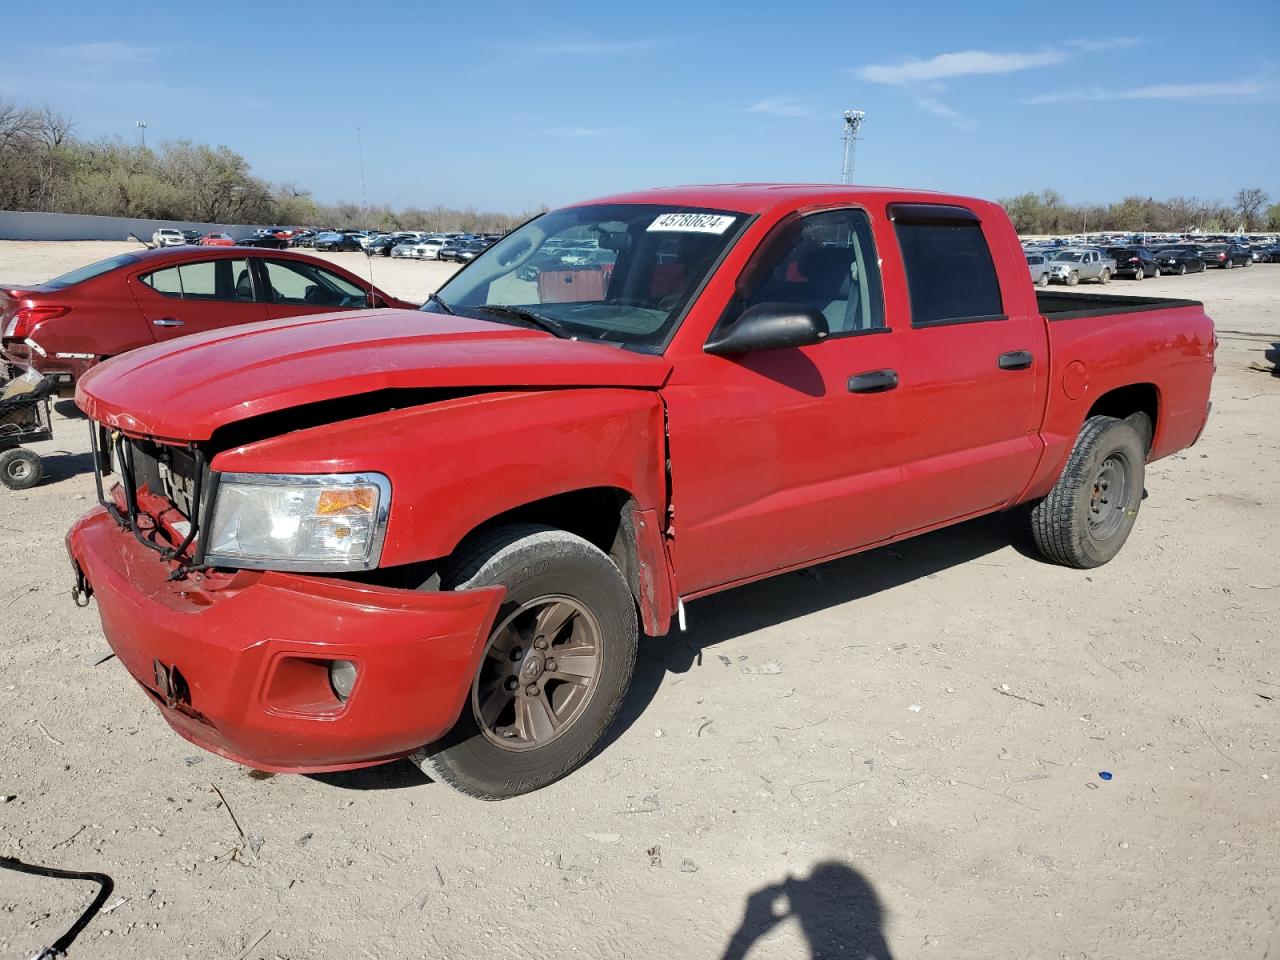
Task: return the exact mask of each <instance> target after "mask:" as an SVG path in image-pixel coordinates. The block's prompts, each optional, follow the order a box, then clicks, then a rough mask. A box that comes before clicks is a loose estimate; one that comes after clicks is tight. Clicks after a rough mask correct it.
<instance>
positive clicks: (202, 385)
mask: <svg viewBox="0 0 1280 960" xmlns="http://www.w3.org/2000/svg"><path fill="white" fill-rule="evenodd" d="M669 372H670V365H669V364H668V363H667V361H666V360H665V359H663V358H662V357H658V356H650V355H646V354H639V353H633V352H631V351H628V350H622V349H619V348H617V347H611V346H605V345H603V344H599V343H591V342H585V341H577V340H561V339H558V338H556V337H554V336H552V335H551V334H548V333H544V332H543V331H540V330H534V329H529V328H524V327H515V326H510V325H507V324H501V323H496V322H489V321H485V320H477V319H473V318H471V317H461V316H450V315H448V314H443V313H424V312H421V311H418V310H359V311H352V312H348V313H330V314H322V315H319V316H315V315H313V316H307V317H294V318H291V319H288V320H268V321H265V322H262V323H252V324H246V325H243V326H237V327H232V328H229V329H227V330H222V331H216V332H210V333H203V334H195V335H193V336H187V337H182V338H181V339H178V340H174V341H171V342H168V343H163V344H155V345H153V346H148V347H143V348H141V349H139V350H133V351H130V352H129V353H126V354H123V355H121V356H119V357H116V358H114V359H112V360H108V361H107V362H105V363H102V364H100V365H98V366H96V367H94V368H93V369H91V370H90V371H89V372H88V373H87V374H85V375H84V376H83V377H82V378H81V379H80V381H79V385H78V386H77V388H76V403H77V404H78V405H79V406H80V408H81V409H82V410H84V412H85V413H87V414H88V415H89V416H90V417H92V418H93V419H94V420H97V421H99V422H101V423H104V424H107V425H108V426H111V427H115V428H117V429H121V430H124V431H127V432H129V433H133V434H142V435H146V436H151V437H157V438H162V439H170V440H207V439H208V438H209V437H211V436H212V435H213V432H214V431H215V430H217V429H218V428H219V427H222V426H225V425H226V424H228V423H233V422H235V421H238V420H244V419H247V418H249V417H255V416H260V415H262V414H266V413H273V412H275V411H277V410H284V409H287V408H290V407H296V406H300V405H302V404H309V403H316V402H319V401H323V400H335V399H339V398H342V397H350V396H356V395H359V394H364V393H371V392H373V391H378V390H395V389H406V390H412V389H422V388H433V387H440V388H455V389H468V388H494V389H502V388H512V387H517V388H518V387H597V386H605V387H635V388H643V389H656V388H657V387H659V386H661V385H662V383H663V382H664V381H665V380H666V378H667V375H668V373H669Z"/></svg>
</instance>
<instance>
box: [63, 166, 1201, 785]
mask: <svg viewBox="0 0 1280 960" xmlns="http://www.w3.org/2000/svg"><path fill="white" fill-rule="evenodd" d="M584 238H590V239H591V240H592V242H593V245H594V246H595V247H596V248H597V249H599V250H602V251H609V252H610V253H612V254H614V255H615V257H614V259H613V260H612V262H610V263H607V264H591V263H588V264H582V265H578V266H572V267H570V266H566V265H564V264H563V263H554V264H552V265H551V267H550V268H549V269H548V270H547V271H545V272H543V273H540V274H538V275H537V276H536V278H535V279H533V280H528V279H524V277H526V276H527V273H526V271H525V270H524V268H525V267H526V265H527V264H529V263H531V262H534V261H535V260H537V259H538V258H539V256H540V254H541V253H543V252H544V251H545V248H547V247H549V246H555V247H560V248H563V247H564V246H566V244H565V243H564V242H563V241H565V240H569V241H571V243H569V244H568V246H576V245H578V244H579V243H580V242H581V241H582V240H583V239H584ZM1215 345H1216V341H1215V337H1214V332H1213V324H1212V321H1211V320H1210V319H1209V317H1208V316H1206V314H1205V311H1204V308H1203V306H1202V305H1201V304H1200V303H1197V302H1194V301H1190V300H1167V299H1156V298H1151V297H1121V296H1104V295H1091V294H1079V293H1067V292H1051V291H1048V290H1044V291H1037V290H1036V289H1035V288H1034V287H1033V286H1032V284H1031V282H1030V279H1029V277H1028V274H1027V266H1026V262H1025V260H1024V257H1023V253H1022V250H1021V248H1020V247H1019V245H1018V239H1017V236H1016V234H1015V233H1014V230H1013V227H1012V224H1011V223H1010V222H1009V219H1008V218H1007V216H1006V215H1005V214H1004V212H1003V211H1002V210H1001V209H1000V207H999V206H997V205H996V204H993V203H989V202H985V201H980V200H972V199H966V198H964V197H958V196H949V195H944V194H939V193H931V192H915V191H906V190H899V189H872V188H854V187H835V186H782V185H778V186H769V185H745V186H719V187H685V188H672V189H665V190H650V191H644V192H639V193H632V194H627V195H622V196H617V197H612V198H609V199H604V200H599V201H594V202H590V203H584V204H581V205H577V206H571V207H567V208H564V209H560V210H555V211H552V212H550V213H546V214H543V215H542V216H539V217H537V218H535V219H533V220H531V221H529V222H528V223H526V224H525V225H524V226H522V227H520V228H519V229H517V230H515V231H514V232H513V233H511V234H510V235H509V236H507V237H505V238H504V239H503V240H501V241H499V242H498V243H496V244H494V245H493V246H492V247H490V248H489V249H488V250H487V251H485V252H484V253H483V254H481V255H480V256H479V257H478V258H477V259H476V260H475V261H473V262H472V263H471V264H469V265H467V266H466V267H464V268H463V269H462V270H460V271H459V272H458V273H457V274H455V275H454V276H453V277H452V278H451V279H450V280H449V281H448V283H446V284H445V286H444V287H443V288H441V290H440V291H439V293H438V294H436V295H433V296H432V298H431V300H430V301H429V302H428V303H427V304H426V305H424V306H423V307H422V309H421V311H419V312H409V311H404V310H380V311H372V312H370V311H365V312H362V313H349V312H345V313H334V314H331V315H328V316H319V317H316V316H312V317H307V318H305V319H297V320H292V321H278V322H274V323H269V324H256V325H250V326H244V327H237V328H235V329H233V330H225V331H214V332H210V333H207V334H204V335H202V336H198V337H192V338H188V339H186V340H183V341H180V342H176V343H171V344H158V345H156V346H152V347H147V348H144V349H142V350H138V351H135V352H133V353H131V354H128V355H125V356H123V357H118V358H116V359H114V360H111V361H109V362H107V363H104V364H101V365H100V366H98V367H96V368H95V369H94V370H92V371H90V372H89V373H88V374H87V375H86V376H85V377H84V378H83V379H82V380H81V381H80V384H79V388H78V392H77V401H78V403H79V405H80V407H81V408H82V409H83V410H84V411H85V413H86V414H87V415H88V417H89V418H90V420H91V422H90V431H91V439H92V445H93V450H94V456H93V460H94V465H95V474H96V478H97V485H98V490H99V499H100V501H101V502H100V504H99V505H98V506H96V507H95V508H94V509H93V510H92V511H90V512H89V513H88V514H87V515H85V516H84V517H83V518H82V519H80V520H79V521H78V522H77V523H76V524H75V525H74V527H73V528H72V529H71V531H70V532H69V533H68V536H67V545H68V550H69V553H70V556H71V559H72V565H73V571H72V572H73V574H74V577H75V583H76V586H75V594H76V597H77V602H81V603H87V602H88V600H87V598H88V597H96V598H97V603H98V611H99V614H100V617H101V620H102V625H103V630H104V632H105V634H106V636H107V639H108V641H109V643H110V644H111V647H112V649H113V650H114V651H115V652H116V654H117V655H118V658H119V660H120V662H121V663H122V664H123V666H124V667H125V668H126V669H127V670H128V671H129V672H130V673H131V674H132V676H133V677H134V678H135V679H136V680H137V682H138V683H139V684H140V685H141V686H142V687H143V688H144V689H145V690H146V691H147V693H148V695H149V697H150V698H151V700H152V701H153V702H154V703H155V705H156V706H157V707H158V709H159V710H160V712H161V713H162V715H163V716H164V718H165V719H166V720H167V721H168V723H169V724H170V725H171V726H172V727H173V729H174V730H176V731H177V732H178V733H179V734H181V735H182V736H183V737H186V738H187V739H189V740H190V741H192V742H193V743H196V744H198V745H200V746H201V747H204V748H205V749H208V750H211V751H213V752H214V753H217V754H220V755H222V756H224V757H228V758H230V759H232V760H236V761H238V762H240V763H243V764H247V765H249V766H252V767H257V768H260V769H265V770H273V771H295V772H298V771H324V770H340V769H346V768H352V767H362V766H369V765H372V764H377V763H382V762H386V761H389V760H393V759H396V758H403V757H412V758H413V760H414V761H415V762H416V763H417V764H418V765H419V766H421V768H422V769H423V770H425V771H426V772H427V773H429V774H430V776H431V777H433V778H435V779H436V780H438V781H441V782H443V783H446V784H449V785H450V786H452V787H454V788H456V789H458V790H460V791H462V792H464V793H466V794H469V795H471V796H475V797H481V798H488V799H496V798H502V797H509V796H513V795H516V794H521V793H525V792H527V791H530V790H534V789H537V788H539V787H543V786H545V785H547V784H549V783H552V782H553V781H555V780H557V779H559V778H561V777H563V776H565V775H566V774H568V773H569V772H570V771H572V770H573V769H575V768H576V767H577V766H578V765H579V764H581V763H582V762H583V761H584V760H585V759H586V758H587V757H588V756H589V755H590V753H591V752H592V750H593V749H594V748H595V747H596V745H597V744H598V742H599V741H600V738H601V736H602V735H603V734H604V732H605V730H606V729H607V728H608V727H609V725H610V723H611V722H612V720H613V719H614V717H615V715H616V714H617V712H618V708H619V705H620V704H621V703H622V701H623V698H624V696H625V695H626V692H627V688H628V684H629V682H630V679H631V674H632V668H633V665H634V663H635V658H636V653H637V644H638V634H639V632H640V630H641V629H642V630H643V632H644V633H645V634H647V635H649V636H654V637H658V636H662V635H663V634H665V633H666V632H667V631H668V629H669V628H670V626H671V624H672V621H673V620H675V621H677V622H679V623H680V624H681V626H683V624H684V620H685V606H686V604H688V603H689V602H690V601H692V600H696V599H698V598H700V597H705V596H707V595H709V594H713V593H716V592H718V591H722V590H726V589H729V588H731V587H736V586H740V585H743V584H747V583H750V582H752V581H754V580H758V579H761V578H764V577H768V576H772V575H775V574H779V573H783V572H786V571H790V570H796V569H800V568H803V567H808V566H811V565H813V564H817V563H821V562H823V561H826V560H830V559H833V558H835V557H840V556H844V555H847V554H851V553H856V552H859V551H863V550H868V549H870V548H873V547H877V546H880V545H883V544H887V543H892V542H894V541H896V540H901V539H903V538H906V537H911V536H915V535H916V534H920V533H923V532H925V531H928V530H933V529H936V528H939V527H943V526H947V525H949V524H954V523H957V522H960V521H963V520H966V519H969V518H971V517H977V516H980V515H983V514H988V513H993V512H996V511H1002V510H1010V509H1013V508H1016V507H1020V506H1022V507H1025V508H1026V509H1027V513H1028V522H1029V524H1030V527H1031V532H1032V535H1033V537H1034V541H1035V543H1036V544H1037V546H1038V547H1039V550H1040V552H1041V553H1043V555H1044V556H1045V557H1046V558H1048V559H1049V560H1051V561H1053V562H1055V563H1059V564H1064V565H1066V566H1069V567H1076V568H1090V567H1096V566H1098V565H1100V564H1103V563H1106V562H1107V561H1108V560H1110V559H1111V558H1112V557H1114V556H1115V555H1116V553H1117V552H1118V551H1119V550H1120V548H1121V546H1122V544H1123V543H1124V542H1125V540H1126V538H1127V537H1128V536H1129V533H1130V531H1131V530H1132V529H1133V526H1134V524H1135V522H1136V520H1137V517H1138V512H1139V509H1140V508H1141V505H1142V499H1143V495H1144V478H1145V473H1144V471H1145V465H1146V464H1147V463H1148V462H1150V461H1153V460H1157V459H1160V458H1162V457H1167V456H1169V455H1170V454H1172V453H1175V452H1176V451H1179V450H1182V449H1184V448H1186V447H1188V446H1190V445H1191V444H1193V443H1195V441H1196V440H1197V439H1198V438H1199V435H1200V433H1201V431H1202V430H1203V429H1204V426H1205V423H1206V420H1207V417H1208V411H1209V403H1208V398H1209V387H1210V382H1211V379H1212V376H1213V370H1214V350H1215ZM1075 584H1076V586H1075V587H1074V589H1078V590H1079V591H1081V595H1082V597H1084V596H1085V594H1086V591H1087V590H1088V586H1087V583H1086V581H1085V580H1084V578H1081V579H1080V580H1077V581H1075ZM1082 602H1083V601H1082ZM802 696H803V694H802Z"/></svg>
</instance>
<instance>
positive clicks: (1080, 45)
mask: <svg viewBox="0 0 1280 960" xmlns="http://www.w3.org/2000/svg"><path fill="white" fill-rule="evenodd" d="M1141 43H1145V41H1144V40H1143V39H1142V37H1105V38H1103V39H1101V40H1068V41H1067V46H1068V47H1073V48H1075V49H1076V50H1083V51H1084V52H1085V53H1097V52H1098V51H1100V50H1123V49H1125V48H1126V47H1136V46H1138V45H1139V44H1141Z"/></svg>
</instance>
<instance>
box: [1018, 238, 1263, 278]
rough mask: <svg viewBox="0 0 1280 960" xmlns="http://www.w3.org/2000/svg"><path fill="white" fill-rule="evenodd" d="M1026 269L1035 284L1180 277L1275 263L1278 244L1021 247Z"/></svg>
mask: <svg viewBox="0 0 1280 960" xmlns="http://www.w3.org/2000/svg"><path fill="white" fill-rule="evenodd" d="M1024 253H1025V255H1026V260H1027V269H1028V270H1029V271H1030V273H1031V279H1032V281H1033V282H1034V283H1035V284H1036V285H1037V286H1046V285H1047V284H1050V283H1054V282H1057V283H1065V284H1066V285H1067V286H1070V287H1074V286H1075V285H1076V284H1078V283H1081V282H1083V281H1085V280H1095V281H1097V282H1098V283H1109V282H1110V281H1111V279H1112V278H1113V277H1128V278H1130V279H1132V280H1143V279H1145V278H1147V277H1159V276H1163V275H1165V274H1174V275H1176V276H1183V275H1185V274H1188V273H1201V272H1203V271H1204V270H1206V269H1208V268H1209V267H1217V268H1219V269H1222V270H1231V269H1233V268H1235V267H1248V266H1252V265H1253V264H1254V263H1280V243H1276V242H1272V243H1266V244H1257V245H1249V244H1244V243H1239V242H1222V243H1176V244H1170V245H1166V246H1159V247H1157V248H1156V249H1151V248H1149V247H1147V246H1144V245H1141V244H1129V245H1125V246H1105V247H1096V246H1095V247H1086V246H1060V247H1048V246H1026V247H1024Z"/></svg>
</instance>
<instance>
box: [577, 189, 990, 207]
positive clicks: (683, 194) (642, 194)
mask: <svg viewBox="0 0 1280 960" xmlns="http://www.w3.org/2000/svg"><path fill="white" fill-rule="evenodd" d="M869 197H876V198H877V199H881V200H884V199H892V200H901V201H911V200H919V201H923V202H932V203H946V202H957V201H958V202H962V203H965V202H967V203H981V202H984V201H977V200H971V199H970V198H967V197H957V196H952V195H950V194H943V193H936V192H934V191H931V190H909V189H904V188H902V187H866V186H856V185H854V186H850V185H843V184H838V183H837V184H832V183H713V184H705V185H692V186H682V187H657V188H655V189H652V190H637V191H635V192H632V193H620V194H616V195H614V196H611V197H599V198H597V199H595V200H588V201H585V202H583V203H578V204H573V206H586V205H587V204H597V203H657V204H664V205H668V206H685V207H707V208H711V209H716V210H732V211H735V212H737V213H764V212H765V211H766V210H772V209H774V208H775V207H778V206H784V205H795V204H796V203H797V202H800V201H804V202H815V203H822V202H824V201H826V200H834V201H840V200H857V199H859V198H861V199H867V198H869Z"/></svg>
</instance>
